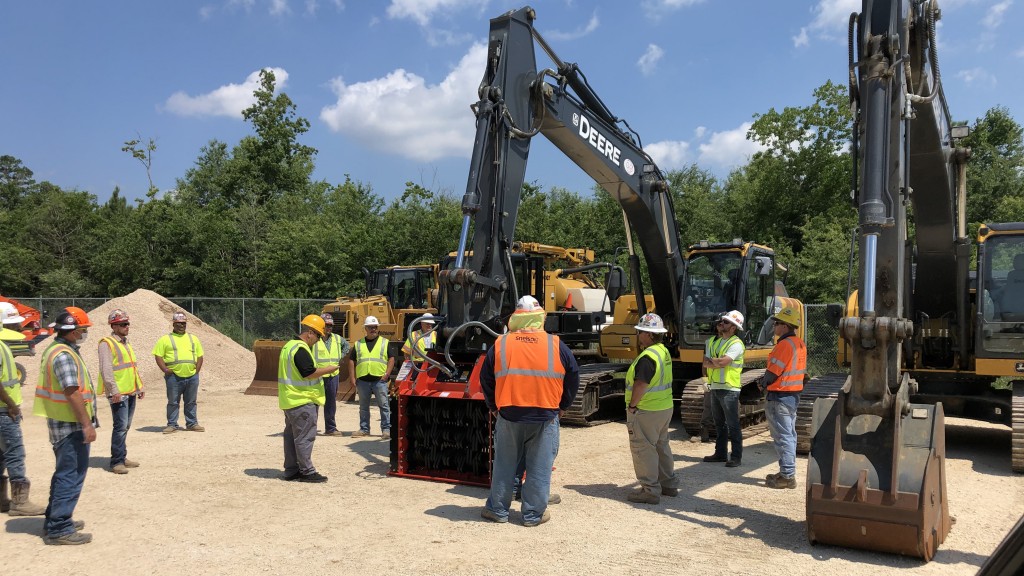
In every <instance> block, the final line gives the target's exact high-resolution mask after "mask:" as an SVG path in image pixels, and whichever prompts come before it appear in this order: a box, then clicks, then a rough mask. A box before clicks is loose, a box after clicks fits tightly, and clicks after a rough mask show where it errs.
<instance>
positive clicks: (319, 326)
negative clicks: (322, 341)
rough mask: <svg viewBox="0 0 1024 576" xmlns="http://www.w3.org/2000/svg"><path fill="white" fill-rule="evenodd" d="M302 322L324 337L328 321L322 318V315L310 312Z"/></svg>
mask: <svg viewBox="0 0 1024 576" xmlns="http://www.w3.org/2000/svg"><path fill="white" fill-rule="evenodd" d="M301 324H302V325H303V326H305V327H306V328H309V329H311V330H313V331H314V332H316V333H317V334H319V335H320V337H321V338H323V337H324V333H325V331H326V323H325V322H324V319H323V318H321V317H320V316H318V315H316V314H309V315H307V316H306V317H305V318H303V319H302V322H301Z"/></svg>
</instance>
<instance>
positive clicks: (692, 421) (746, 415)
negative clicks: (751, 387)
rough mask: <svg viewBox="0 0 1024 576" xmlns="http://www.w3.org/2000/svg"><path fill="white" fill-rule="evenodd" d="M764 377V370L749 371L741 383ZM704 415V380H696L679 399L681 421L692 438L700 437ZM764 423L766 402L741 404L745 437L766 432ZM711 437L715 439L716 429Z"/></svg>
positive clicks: (712, 430) (688, 384)
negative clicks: (701, 420)
mask: <svg viewBox="0 0 1024 576" xmlns="http://www.w3.org/2000/svg"><path fill="white" fill-rule="evenodd" d="M763 375H764V369H763V368H760V369H756V370H747V371H746V372H743V374H741V375H740V383H741V384H748V383H750V382H753V381H754V380H757V379H758V378H760V377H761V376H763ZM703 413H704V379H703V378H695V379H693V380H690V381H689V382H687V383H686V386H684V387H683V393H682V395H681V397H680V398H679V419H680V420H681V421H682V423H683V429H684V430H686V433H687V434H689V435H690V436H698V435H700V418H701V415H702V414H703ZM763 422H764V402H760V403H758V404H740V426H741V427H742V428H743V437H744V438H749V437H751V436H754V435H757V434H760V433H761V432H764V430H765V427H764V426H760V424H762V423H763ZM710 432H711V437H712V438H714V437H715V429H714V428H712V429H711V430H710Z"/></svg>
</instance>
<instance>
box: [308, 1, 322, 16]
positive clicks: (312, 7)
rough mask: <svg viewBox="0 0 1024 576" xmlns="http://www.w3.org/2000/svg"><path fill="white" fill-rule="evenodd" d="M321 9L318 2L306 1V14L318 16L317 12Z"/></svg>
mask: <svg viewBox="0 0 1024 576" xmlns="http://www.w3.org/2000/svg"><path fill="white" fill-rule="evenodd" d="M319 9H320V3H319V2H317V0H306V14H308V15H310V16H316V11H317V10H319Z"/></svg>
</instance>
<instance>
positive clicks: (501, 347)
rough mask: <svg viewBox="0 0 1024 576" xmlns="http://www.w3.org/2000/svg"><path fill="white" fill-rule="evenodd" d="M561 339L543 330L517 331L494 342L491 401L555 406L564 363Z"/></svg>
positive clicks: (498, 403) (560, 399) (504, 404)
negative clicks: (492, 396)
mask: <svg viewBox="0 0 1024 576" xmlns="http://www.w3.org/2000/svg"><path fill="white" fill-rule="evenodd" d="M560 343H561V340H559V338H558V336H555V335H553V334H548V333H547V332H545V331H543V330H517V331H515V332H512V333H509V334H502V335H501V336H499V337H498V339H497V340H496V341H495V342H494V401H495V404H496V405H497V407H498V408H499V409H501V408H504V407H505V406H522V407H524V408H545V409H549V410H553V409H557V408H558V405H559V403H560V402H561V401H562V388H563V380H564V379H565V366H563V365H562V356H561V354H559V349H560Z"/></svg>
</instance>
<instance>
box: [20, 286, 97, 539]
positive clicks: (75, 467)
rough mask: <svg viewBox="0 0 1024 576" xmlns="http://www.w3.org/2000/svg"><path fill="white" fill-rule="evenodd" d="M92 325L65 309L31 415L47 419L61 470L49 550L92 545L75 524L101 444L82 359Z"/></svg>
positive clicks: (54, 489)
mask: <svg viewBox="0 0 1024 576" xmlns="http://www.w3.org/2000/svg"><path fill="white" fill-rule="evenodd" d="M90 326H92V323H91V322H90V321H89V316H88V315H87V314H86V313H85V311H84V310H82V309H81V308H76V307H74V306H71V307H68V308H65V309H64V310H63V311H62V312H61V313H60V314H57V318H56V321H55V322H54V323H53V324H50V328H53V329H54V330H55V331H56V336H55V337H54V339H53V342H52V343H50V345H49V346H48V347H47V348H46V351H45V352H43V357H42V366H41V370H40V374H39V384H38V385H36V398H35V406H34V407H33V408H32V413H33V414H35V415H36V416H45V417H46V426H47V429H48V430H49V433H50V444H52V445H53V455H54V456H55V457H56V460H57V466H56V469H55V470H54V472H53V478H51V479H50V503H49V505H48V506H47V507H46V521H45V522H44V523H43V529H44V530H45V532H46V535H45V536H44V538H43V541H44V542H45V543H46V544H58V545H59V544H70V545H75V544H88V543H89V542H92V534H87V533H85V532H82V531H81V530H82V528H84V527H85V523H84V522H82V521H76V520H74V519H73V516H74V512H75V506H76V505H77V504H78V497H79V496H80V495H81V494H82V486H83V485H84V484H85V473H86V472H87V471H88V470H89V445H90V444H91V443H92V442H93V441H94V440H96V428H98V427H99V425H100V424H99V421H98V420H97V419H96V388H95V387H94V386H93V383H92V378H91V377H90V376H89V371H88V370H87V369H86V367H85V361H84V360H82V356H81V354H80V353H79V346H80V345H81V344H82V342H84V341H85V339H86V336H87V335H88V332H89V327H90Z"/></svg>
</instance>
